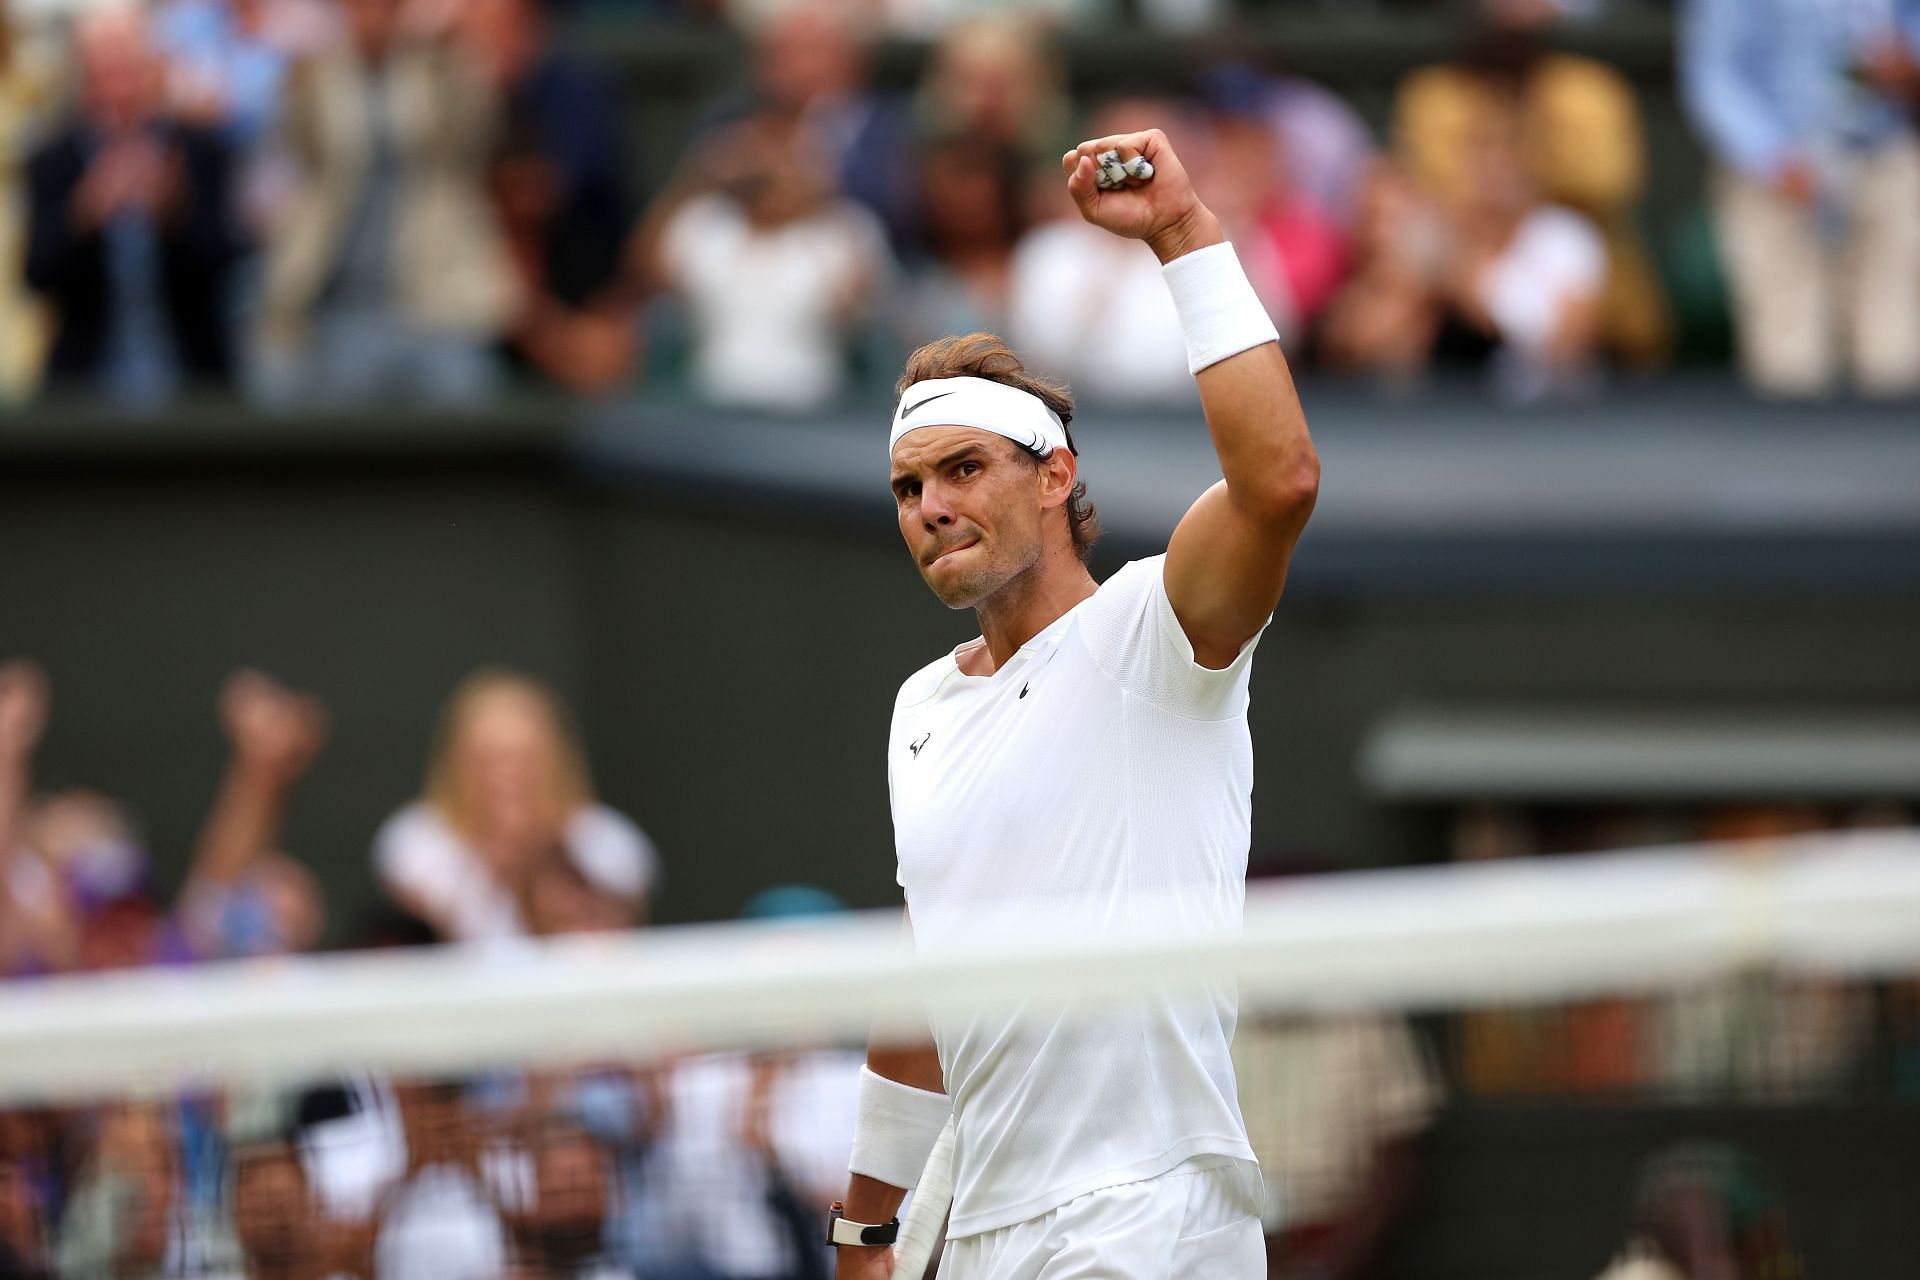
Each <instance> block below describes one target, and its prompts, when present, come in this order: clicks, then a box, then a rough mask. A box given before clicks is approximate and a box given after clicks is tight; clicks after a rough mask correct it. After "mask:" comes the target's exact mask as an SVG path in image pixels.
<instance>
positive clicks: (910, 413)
mask: <svg viewBox="0 0 1920 1280" xmlns="http://www.w3.org/2000/svg"><path fill="white" fill-rule="evenodd" d="M955 394H957V393H956V392H952V391H941V392H938V393H936V394H934V395H930V396H928V397H927V398H926V399H925V400H922V401H920V402H919V403H918V404H916V405H914V406H913V407H912V408H908V409H902V410H901V411H900V418H901V420H902V421H905V420H906V419H908V418H910V417H912V416H913V415H914V414H915V413H917V412H919V411H920V410H921V409H924V408H925V407H926V406H928V405H930V404H932V403H933V402H934V401H935V400H939V399H941V398H942V397H945V396H950V395H955Z"/></svg>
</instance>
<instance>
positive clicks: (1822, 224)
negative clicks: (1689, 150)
mask: <svg viewBox="0 0 1920 1280" xmlns="http://www.w3.org/2000/svg"><path fill="white" fill-rule="evenodd" d="M1680 52H1681V64H1680V71H1681V87H1682V90H1683V91H1684V96H1685V99H1686V104H1687V107H1688V109H1689V111H1690V112H1691V114H1692V116H1693V118H1694V121H1695V123H1696V125H1697V126H1698V127H1699V129H1700V131H1701V133H1702V134H1703V135H1704V137H1705V140H1706V143H1707V147H1708V149H1709V150H1710V151H1711V152H1712V153H1713V157H1714V161H1715V168H1716V173H1715V176H1714V187H1713V200H1714V213H1715V218H1716V222H1717V224H1718V231H1719V238H1720V244H1721V250H1722V256H1723V258H1724V260H1725V262H1726V266H1727V271H1728V275H1729V277H1730V282H1731V285H1732V292H1733V300H1734V306H1735V322H1736V328H1737V337H1738V341H1739V349H1740V360H1741V365H1742V367H1743V369H1744V370H1745V372H1746V375H1747V378H1748V380H1749V381H1750V382H1752V383H1753V385H1754V386H1755V387H1757V388H1759V389H1760V390H1762V391H1764V392H1767V393H1769V394H1774V395H1796V396H1798V395H1815V394H1819V393H1821V392H1824V391H1828V390H1830V389H1832V387H1833V385H1834V383H1835V382H1836V381H1838V380H1839V378H1840V377H1841V375H1842V373H1843V371H1844V373H1845V374H1847V375H1850V376H1851V378H1852V380H1853V382H1854V383H1855V384H1856V385H1857V386H1858V387H1859V388H1860V390H1862V391H1865V392H1868V393H1870V394H1876V395H1890V394H1891V395H1897V394H1905V393H1909V392H1913V391H1916V390H1920V216H1916V215H1915V212H1914V211H1915V210H1916V209H1920V132H1916V128H1915V121H1916V119H1917V118H1920V61H1916V59H1920V0H1845V2H1836V0H1689V2H1688V3H1687V5H1686V6H1685V9H1684V11H1683V15H1682V24H1681V48H1680Z"/></svg>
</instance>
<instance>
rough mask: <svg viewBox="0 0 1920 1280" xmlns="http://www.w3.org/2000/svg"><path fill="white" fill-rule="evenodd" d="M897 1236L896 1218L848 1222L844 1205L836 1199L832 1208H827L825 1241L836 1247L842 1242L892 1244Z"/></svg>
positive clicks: (898, 1230)
mask: <svg viewBox="0 0 1920 1280" xmlns="http://www.w3.org/2000/svg"><path fill="white" fill-rule="evenodd" d="M899 1237H900V1219H898V1218H894V1219H893V1220H891V1221H889V1222H882V1223H880V1224H878V1225H875V1224H873V1223H868V1222H850V1221H848V1219H847V1207H846V1205H844V1204H842V1203H841V1202H840V1201H838V1200H835V1201H834V1202H833V1208H831V1209H829V1210H827V1243H828V1244H830V1245H832V1246H833V1247H834V1248H836V1249H837V1248H839V1247H840V1246H841V1245H843V1244H892V1243H893V1242H894V1241H895V1240H897V1239H899Z"/></svg>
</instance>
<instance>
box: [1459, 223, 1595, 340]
mask: <svg viewBox="0 0 1920 1280" xmlns="http://www.w3.org/2000/svg"><path fill="white" fill-rule="evenodd" d="M1606 284H1607V242H1606V240H1605V239H1604V238H1602V236H1601V235H1600V232H1599V230H1598V229H1597V228H1595V226H1594V225H1593V224H1592V223H1591V222H1589V221H1587V220H1586V219H1585V218H1583V217H1581V216H1580V215H1579V214H1577V213H1575V212H1573V211H1572V210H1571V209H1562V208H1559V207H1557V206H1555V205H1545V206H1542V207H1541V208H1539V209H1536V210H1534V211H1533V212H1532V213H1531V214H1529V215H1527V220H1526V221H1525V222H1523V223H1521V224H1520V230H1519V231H1518V232H1516V233H1515V234H1514V237H1513V240H1512V241H1511V242H1510V243H1509V244H1508V245H1507V249H1506V252H1504V253H1502V254H1501V255H1500V256H1499V257H1498V258H1497V259H1495V260H1494V261H1493V263H1492V264H1491V265H1490V266H1489V267H1488V268H1487V271H1486V274H1485V275H1484V276H1483V277H1482V278H1481V281H1480V292H1481V299H1482V301H1483V303H1484V304H1485V306H1486V308H1487V313H1488V314H1489V315H1491V316H1492V317H1493V322H1494V323H1495V324H1497V325H1499V326H1500V337H1501V340H1502V341H1503V342H1504V343H1506V344H1507V345H1508V346H1510V347H1513V348H1515V349H1516V350H1518V351H1519V352H1520V353H1521V354H1523V355H1527V356H1532V355H1535V354H1538V353H1540V352H1543V351H1545V349H1546V347H1547V345H1548V344H1549V343H1550V342H1551V341H1552V340H1553V336H1554V333H1555V331H1556V330H1557V329H1558V328H1559V325H1560V317H1561V315H1562V313H1563V312H1564V311H1565V309H1566V306H1567V304H1568V303H1570V302H1577V301H1579V300H1580V299H1582V298H1595V297H1598V296H1599V294H1600V291H1601V290H1602V289H1604V288H1605V287H1606Z"/></svg>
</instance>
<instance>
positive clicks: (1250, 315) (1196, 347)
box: [1160, 242, 1280, 374]
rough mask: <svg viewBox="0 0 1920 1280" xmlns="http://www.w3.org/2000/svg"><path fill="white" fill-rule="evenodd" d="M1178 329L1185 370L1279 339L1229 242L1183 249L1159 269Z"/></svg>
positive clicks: (1193, 371) (1217, 361) (1192, 369)
mask: <svg viewBox="0 0 1920 1280" xmlns="http://www.w3.org/2000/svg"><path fill="white" fill-rule="evenodd" d="M1160 274H1161V275H1162V276H1163V277H1165V279H1166V282H1167V289H1168V291H1169V292H1171V293H1172V294H1173V309H1174V310H1175V311H1177V312H1179V313H1180V332H1181V334H1182V335H1183V336H1184V337H1185V338H1186V340H1187V372H1188V373H1196V374H1197V373H1199V372H1200V371H1201V370H1202V369H1204V368H1206V367H1207V366H1208V365H1212V364H1219V363H1220V362H1221V361H1222V360H1225V359H1226V358H1227V357H1228V356H1237V355H1239V354H1240V353H1241V352H1242V351H1246V350H1248V349H1249V348H1252V347H1257V346H1259V345H1260V344H1261V343H1263V342H1278V341H1280V331H1279V330H1277V329H1275V328H1274V327H1273V317H1272V316H1270V315H1268V314H1267V309H1266V307H1265V306H1264V305H1263V304H1262V303H1261V301H1260V295H1258V294H1256V293H1255V292H1254V291H1253V285H1252V284H1251V283H1249V282H1248V280H1247V273H1246V272H1245V271H1242V270H1241V269H1240V255H1239V254H1237V253H1235V252H1234V251H1233V246H1232V245H1231V244H1228V243H1224V242H1223V243H1220V244H1210V245H1208V246H1207V247H1206V248H1204V249H1195V250H1194V251H1193V252H1192V253H1184V254H1181V255H1180V256H1179V257H1177V258H1175V259H1174V260H1173V261H1172V262H1169V263H1167V264H1166V265H1165V266H1163V267H1161V268H1160Z"/></svg>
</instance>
